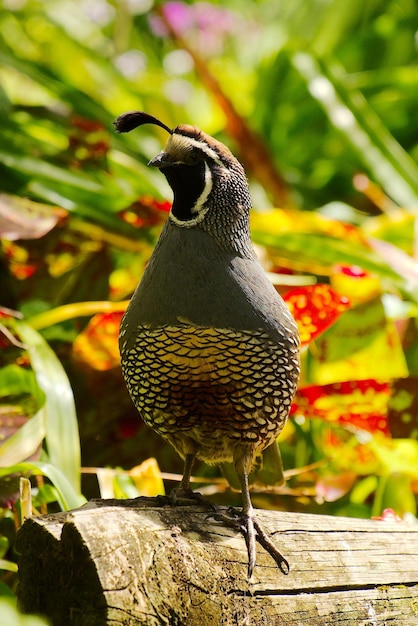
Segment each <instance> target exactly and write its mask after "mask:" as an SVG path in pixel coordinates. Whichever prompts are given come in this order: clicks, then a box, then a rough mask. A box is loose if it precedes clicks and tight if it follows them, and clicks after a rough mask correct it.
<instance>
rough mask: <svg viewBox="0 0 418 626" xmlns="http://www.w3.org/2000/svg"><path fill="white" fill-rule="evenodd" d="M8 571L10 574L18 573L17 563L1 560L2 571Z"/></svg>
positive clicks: (0, 567)
mask: <svg viewBox="0 0 418 626" xmlns="http://www.w3.org/2000/svg"><path fill="white" fill-rule="evenodd" d="M2 569H4V570H7V571H8V572H17V563H13V561H7V560H6V559H0V570H2Z"/></svg>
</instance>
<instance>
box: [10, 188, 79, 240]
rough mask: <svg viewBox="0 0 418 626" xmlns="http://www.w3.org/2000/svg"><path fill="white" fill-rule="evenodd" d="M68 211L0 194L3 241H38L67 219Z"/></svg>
mask: <svg viewBox="0 0 418 626" xmlns="http://www.w3.org/2000/svg"><path fill="white" fill-rule="evenodd" d="M66 215H67V213H66V211H64V210H63V209H60V208H58V207H51V206H49V205H46V204H41V203H39V202H32V201H31V200H29V199H28V198H19V197H17V196H12V195H9V194H4V193H3V194H0V237H1V238H2V239H9V240H16V239H37V238H39V237H43V235H45V234H46V233H48V232H49V231H50V230H52V229H53V228H54V226H56V224H57V223H58V222H59V221H60V220H63V219H64V218H65V216H66Z"/></svg>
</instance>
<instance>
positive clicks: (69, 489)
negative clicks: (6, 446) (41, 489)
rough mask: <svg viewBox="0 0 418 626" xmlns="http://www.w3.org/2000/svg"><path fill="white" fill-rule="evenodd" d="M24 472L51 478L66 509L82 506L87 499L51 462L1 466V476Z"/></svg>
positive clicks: (59, 499) (59, 501)
mask: <svg viewBox="0 0 418 626" xmlns="http://www.w3.org/2000/svg"><path fill="white" fill-rule="evenodd" d="M22 473H23V474H26V473H31V474H35V475H36V474H41V475H42V476H46V477H47V478H49V480H50V481H51V482H52V484H53V485H54V486H55V488H56V489H57V495H58V503H59V505H60V507H61V509H62V510H64V511H68V510H70V509H76V508H78V507H79V506H82V505H83V504H84V503H85V501H86V500H85V498H84V497H83V496H81V495H80V494H79V493H78V492H77V491H76V490H75V489H74V487H73V486H72V485H71V483H70V482H69V480H68V479H67V478H66V476H64V474H63V473H62V472H61V471H60V470H59V469H58V468H57V467H54V466H53V465H51V463H44V462H43V461H34V462H27V463H17V464H16V465H10V466H9V467H3V468H0V478H1V477H3V476H9V475H10V474H22Z"/></svg>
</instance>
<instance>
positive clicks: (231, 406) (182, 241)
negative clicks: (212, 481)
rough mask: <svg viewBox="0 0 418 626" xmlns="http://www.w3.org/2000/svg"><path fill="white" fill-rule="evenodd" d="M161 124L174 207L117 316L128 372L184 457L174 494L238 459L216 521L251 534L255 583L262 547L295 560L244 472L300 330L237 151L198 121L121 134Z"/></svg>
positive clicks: (270, 441) (278, 420)
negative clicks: (273, 535)
mask: <svg viewBox="0 0 418 626" xmlns="http://www.w3.org/2000/svg"><path fill="white" fill-rule="evenodd" d="M141 124H156V125H158V126H161V127H162V128H164V129H165V130H166V131H167V132H168V133H169V137H168V141H167V143H166V146H165V148H164V150H163V151H162V152H160V154H158V155H157V156H156V157H155V158H153V159H152V160H151V161H150V162H149V165H150V166H151V167H156V168H159V169H160V170H161V172H162V173H163V174H164V175H165V177H166V179H167V181H168V183H169V185H170V187H171V188H172V190H173V204H172V208H171V211H170V213H169V216H168V219H167V222H166V224H165V226H164V228H163V230H162V233H161V235H160V238H159V240H158V243H157V245H156V247H155V250H154V252H153V254H152V257H151V259H150V261H149V263H148V264H147V267H146V269H145V272H144V274H143V276H142V279H141V281H140V283H139V285H138V287H137V289H136V291H135V293H134V295H133V297H132V300H131V302H130V304H129V306H128V308H127V311H126V313H125V315H124V317H123V319H122V323H121V329H120V339H119V341H120V352H121V360H122V371H123V375H124V378H125V381H126V385H127V387H128V390H129V393H130V396H131V398H132V400H133V403H134V405H135V406H136V408H137V409H138V411H139V413H140V415H141V417H142V418H143V420H144V421H145V423H146V424H148V425H149V426H151V428H153V429H154V430H155V431H156V432H157V433H159V434H160V435H161V436H162V437H163V438H164V439H166V440H167V441H168V442H169V443H170V444H171V445H172V446H173V447H174V448H175V449H176V450H177V452H178V454H179V455H180V456H181V457H182V458H183V459H184V474H183V479H182V482H181V484H180V489H178V490H177V492H176V494H177V496H181V497H183V496H188V495H190V493H191V490H190V474H191V471H192V466H193V461H194V460H195V459H201V460H202V461H204V462H206V463H209V464H223V463H225V462H233V463H234V465H235V469H236V472H237V475H238V477H239V480H240V486H241V492H242V500H243V508H242V511H240V512H237V511H234V512H231V515H225V514H219V515H216V517H217V519H221V520H222V521H223V522H225V523H226V524H229V525H230V526H232V527H234V528H238V529H239V530H240V531H241V532H242V533H243V535H244V537H245V541H246V544H247V550H248V574H249V577H251V576H252V574H253V570H254V567H255V560H256V541H258V542H259V543H260V544H261V545H262V546H263V547H264V548H265V549H266V550H267V551H268V552H269V554H270V555H271V556H272V557H273V558H274V559H275V560H276V562H277V563H278V565H279V566H280V568H281V570H282V571H283V572H284V573H287V571H288V568H289V566H288V562H287V561H286V559H285V558H284V557H283V556H282V554H281V553H280V551H279V550H278V548H277V547H276V545H275V544H274V543H273V541H272V540H271V539H270V538H269V537H268V535H267V533H266V532H265V531H264V530H263V529H262V527H261V526H260V524H259V523H258V521H257V519H256V517H255V514H254V509H253V507H252V503H251V498H250V492H249V485H248V475H249V473H250V472H251V470H252V468H253V466H254V463H255V460H256V458H259V457H260V454H261V453H262V452H263V450H265V449H267V448H268V447H269V446H275V445H276V438H277V436H278V435H279V433H280V431H281V430H282V428H283V426H284V424H285V422H286V419H287V417H288V414H289V410H290V406H291V402H292V399H293V396H294V393H295V391H296V386H297V381H298V377H299V338H298V332H297V327H296V324H295V322H294V320H293V318H292V316H291V314H290V312H289V310H288V309H287V307H286V304H285V303H284V301H283V300H282V298H281V297H280V296H279V295H278V293H277V292H276V290H275V289H274V287H273V286H272V285H271V283H270V281H269V280H268V278H267V276H266V274H265V272H264V270H263V268H262V267H261V265H260V263H259V261H258V259H257V257H256V254H255V251H254V248H253V245H252V242H251V237H250V230H249V212H250V208H251V198H250V193H249V188H248V183H247V179H246V176H245V172H244V169H243V167H242V165H241V164H240V163H239V162H238V160H237V159H236V158H235V157H234V156H233V155H232V153H231V152H230V150H229V149H228V148H227V147H226V146H225V145H224V144H222V143H220V142H219V141H217V140H216V139H214V138H212V137H210V136H209V135H207V134H206V133H204V132H202V131H201V130H199V129H198V128H196V127H195V126H189V125H186V124H182V125H180V126H177V127H176V128H175V129H173V130H171V129H170V128H169V127H168V126H166V125H165V124H164V123H163V122H161V121H160V120H158V119H156V118H155V117H153V116H152V115H149V114H147V113H143V112H140V111H132V112H128V113H125V114H123V115H121V116H120V117H118V118H117V119H116V120H115V128H116V131H117V132H127V131H130V130H133V129H134V128H136V127H137V126H140V125H141Z"/></svg>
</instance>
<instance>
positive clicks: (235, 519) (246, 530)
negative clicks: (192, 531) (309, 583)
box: [214, 473, 290, 579]
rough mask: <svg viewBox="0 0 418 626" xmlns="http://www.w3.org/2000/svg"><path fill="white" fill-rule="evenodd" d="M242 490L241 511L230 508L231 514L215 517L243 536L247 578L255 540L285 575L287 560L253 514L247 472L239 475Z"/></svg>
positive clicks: (253, 563) (254, 550) (253, 566)
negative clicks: (245, 546)
mask: <svg viewBox="0 0 418 626" xmlns="http://www.w3.org/2000/svg"><path fill="white" fill-rule="evenodd" d="M239 478H240V482H241V490H242V503H243V507H242V512H239V511H237V510H236V509H232V508H231V509H230V512H231V515H230V516H229V515H225V514H223V513H221V514H218V515H216V516H214V517H215V519H217V520H219V521H222V522H224V523H225V524H226V525H227V526H230V527H231V528H234V529H236V530H239V531H240V532H241V533H242V534H243V535H244V538H245V543H246V545H247V552H248V578H249V579H251V577H252V575H253V572H254V568H255V560H256V554H257V552H256V541H258V542H259V544H260V545H262V546H263V548H264V549H265V550H266V551H267V552H268V553H269V554H270V556H272V557H273V559H274V560H275V561H276V563H277V565H278V566H279V568H280V570H281V572H282V573H283V574H285V575H287V574H288V573H289V570H290V566H289V562H288V561H287V560H286V558H285V557H284V556H283V554H282V553H281V552H280V550H278V548H277V547H276V546H275V545H274V543H273V542H272V540H271V539H270V537H269V536H268V535H267V533H266V531H265V530H264V528H263V527H262V526H261V525H260V523H259V522H258V521H257V518H256V517H255V515H254V508H253V505H252V502H251V497H250V490H249V487H248V474H246V473H240V475H239Z"/></svg>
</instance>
